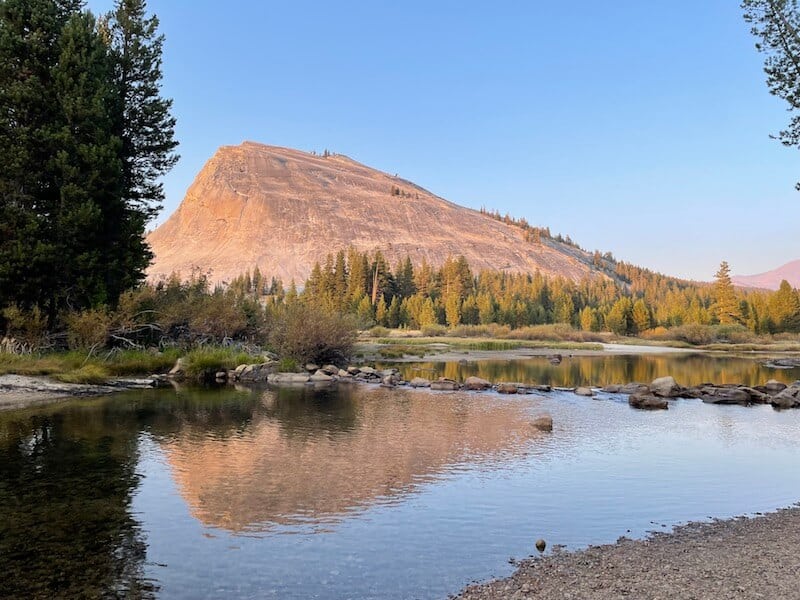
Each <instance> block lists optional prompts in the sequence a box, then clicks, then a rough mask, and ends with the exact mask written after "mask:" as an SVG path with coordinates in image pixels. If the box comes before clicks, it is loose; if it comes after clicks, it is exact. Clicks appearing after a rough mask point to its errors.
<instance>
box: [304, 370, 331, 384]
mask: <svg viewBox="0 0 800 600" xmlns="http://www.w3.org/2000/svg"><path fill="white" fill-rule="evenodd" d="M308 380H309V381H314V382H325V381H333V380H334V378H333V377H332V376H330V375H328V374H327V373H326V372H325V371H323V370H322V369H317V372H316V373H314V374H313V375H312V376H311V377H309V378H308Z"/></svg>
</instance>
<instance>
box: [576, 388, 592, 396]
mask: <svg viewBox="0 0 800 600" xmlns="http://www.w3.org/2000/svg"><path fill="white" fill-rule="evenodd" d="M575 394H576V395H578V396H587V397H589V398H591V397H592V396H594V390H593V389H592V388H590V387H586V386H580V387H578V388H575Z"/></svg>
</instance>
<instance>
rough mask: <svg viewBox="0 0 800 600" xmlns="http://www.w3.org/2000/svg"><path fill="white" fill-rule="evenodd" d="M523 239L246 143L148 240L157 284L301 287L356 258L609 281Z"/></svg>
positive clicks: (209, 167) (422, 199) (392, 180)
mask: <svg viewBox="0 0 800 600" xmlns="http://www.w3.org/2000/svg"><path fill="white" fill-rule="evenodd" d="M523 238H524V236H523V231H522V229H520V228H519V227H514V226H511V225H508V224H506V223H503V222H500V221H497V220H495V219H492V218H491V217H488V216H486V215H482V214H480V213H479V212H477V211H474V210H471V209H468V208H464V207H462V206H458V205H456V204H453V203H451V202H447V201H445V200H443V199H442V198H439V197H438V196H436V195H434V194H432V193H430V192H428V191H427V190H425V189H423V188H421V187H419V186H417V185H415V184H413V183H411V182H409V181H405V180H403V179H400V178H398V177H394V176H391V175H389V174H387V173H383V172H381V171H378V170H376V169H372V168H370V167H367V166H365V165H362V164H359V163H357V162H356V161H354V160H351V159H349V158H347V157H345V156H341V155H331V156H327V157H323V156H318V155H312V154H309V153H306V152H300V151H298V150H292V149H289V148H279V147H276V146H266V145H263V144H256V143H253V142H245V143H243V144H241V145H239V146H223V147H222V148H220V149H219V150H218V151H217V152H216V153H215V154H214V156H213V157H212V158H211V159H210V160H209V161H208V162H207V163H206V165H205V166H204V167H203V169H202V170H201V171H200V173H198V175H197V177H196V178H195V180H194V182H193V183H192V185H191V186H190V187H189V189H188V191H187V192H186V197H185V198H184V200H183V202H182V203H181V205H180V206H179V207H178V209H177V210H176V211H175V213H173V214H172V215H171V216H170V217H169V219H168V220H167V221H166V222H165V223H163V224H162V225H161V226H160V227H158V228H157V229H156V230H155V231H154V232H153V233H152V234H150V235H149V236H148V240H147V241H148V243H149V244H150V246H151V247H152V250H153V252H154V254H155V259H154V261H153V265H152V266H151V268H150V269H149V271H148V275H149V277H150V278H152V279H158V278H159V277H168V276H169V275H170V274H171V273H173V272H181V273H182V274H183V275H184V276H188V275H189V274H190V273H191V272H192V269H193V268H199V269H201V270H202V272H204V273H205V272H208V271H210V273H211V280H212V282H219V281H230V280H231V279H232V278H234V277H236V276H237V275H240V274H241V273H243V272H244V271H246V270H251V269H253V267H255V266H258V267H259V269H260V270H261V272H262V273H265V274H268V275H269V276H279V277H281V278H282V279H283V281H284V282H287V283H288V282H289V281H290V280H292V279H294V280H295V281H296V282H297V283H298V284H302V282H304V281H305V280H306V279H307V278H308V275H309V274H310V273H311V269H312V267H313V265H314V263H315V262H316V261H323V262H324V260H325V256H326V255H327V254H328V253H336V252H337V251H338V250H346V249H347V248H349V247H353V248H356V249H357V250H359V251H362V252H364V251H369V252H372V251H374V250H376V249H380V250H381V251H382V252H383V254H384V256H385V258H386V259H387V260H388V261H389V263H390V264H395V262H396V261H397V260H398V259H401V258H405V257H406V256H410V257H411V259H412V261H413V262H414V263H415V264H419V263H420V262H421V260H422V259H423V258H425V259H426V260H427V261H428V262H429V263H430V264H432V265H437V266H438V265H441V264H442V263H443V262H444V261H445V260H446V259H447V258H448V257H449V256H459V255H464V256H465V257H466V259H467V261H468V262H469V264H470V266H471V267H472V269H473V271H475V272H478V271H481V270H484V269H490V270H499V269H503V270H507V271H512V272H522V273H534V272H536V271H537V270H538V271H539V272H541V273H542V274H543V275H562V276H564V277H566V278H568V279H572V280H573V281H580V280H582V279H583V278H585V277H587V276H589V275H591V274H592V273H594V274H596V275H597V276H599V277H605V275H603V274H602V273H600V272H598V271H595V270H594V269H593V267H592V262H591V257H590V256H589V255H587V254H585V253H583V252H581V251H579V250H577V249H575V248H572V247H569V246H565V245H563V244H560V243H559V242H555V241H552V240H551V241H549V242H548V243H542V244H531V243H529V242H526V241H524V239H523Z"/></svg>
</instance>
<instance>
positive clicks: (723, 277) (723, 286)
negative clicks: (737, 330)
mask: <svg viewBox="0 0 800 600" xmlns="http://www.w3.org/2000/svg"><path fill="white" fill-rule="evenodd" d="M714 299H715V303H714V311H715V312H716V315H717V320H718V321H719V322H720V324H722V325H730V324H734V323H740V322H741V321H742V313H741V309H740V307H739V300H738V299H737V298H736V291H735V290H734V289H733V283H732V282H731V269H730V267H729V266H728V263H727V262H726V261H724V260H723V261H722V262H721V263H720V265H719V270H718V271H717V272H716V273H715V274H714Z"/></svg>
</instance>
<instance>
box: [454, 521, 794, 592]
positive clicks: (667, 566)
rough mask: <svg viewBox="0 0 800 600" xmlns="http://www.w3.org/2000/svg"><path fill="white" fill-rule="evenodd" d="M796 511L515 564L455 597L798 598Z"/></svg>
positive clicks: (693, 526) (698, 525) (690, 528)
mask: <svg viewBox="0 0 800 600" xmlns="http://www.w3.org/2000/svg"><path fill="white" fill-rule="evenodd" d="M798 540H800V508H798V507H797V506H795V507H792V508H786V509H782V510H778V511H776V512H774V513H769V514H766V515H761V516H757V517H748V518H745V517H739V518H735V519H730V520H718V521H713V522H710V523H690V524H688V525H683V526H680V527H677V528H675V530H674V531H673V532H672V533H654V534H651V535H650V537H648V538H646V539H643V540H630V539H627V538H620V540H618V541H617V543H615V544H608V545H602V546H590V547H589V548H587V549H585V550H580V551H577V552H555V553H553V554H550V555H547V556H544V557H541V558H529V559H526V560H524V561H521V562H519V563H517V565H518V568H517V571H516V572H515V573H514V574H513V575H511V576H510V577H508V578H505V579H498V580H494V581H489V582H486V583H481V584H476V585H472V586H469V587H467V588H465V589H464V590H463V591H461V593H459V594H458V595H457V596H455V597H454V598H457V599H459V600H497V599H501V598H502V599H508V600H524V599H528V598H530V599H533V598H569V599H572V600H578V599H592V600H596V599H597V600H603V599H606V598H609V599H610V598H614V599H618V598H650V599H654V598H663V599H667V598H685V599H704V600H716V599H730V598H737V599H738V598H742V599H751V598H752V599H756V598H762V599H763V598H767V599H779V598H797V597H798V587H797V573H798V569H800V553H799V552H798V550H800V543H799V542H798Z"/></svg>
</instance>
